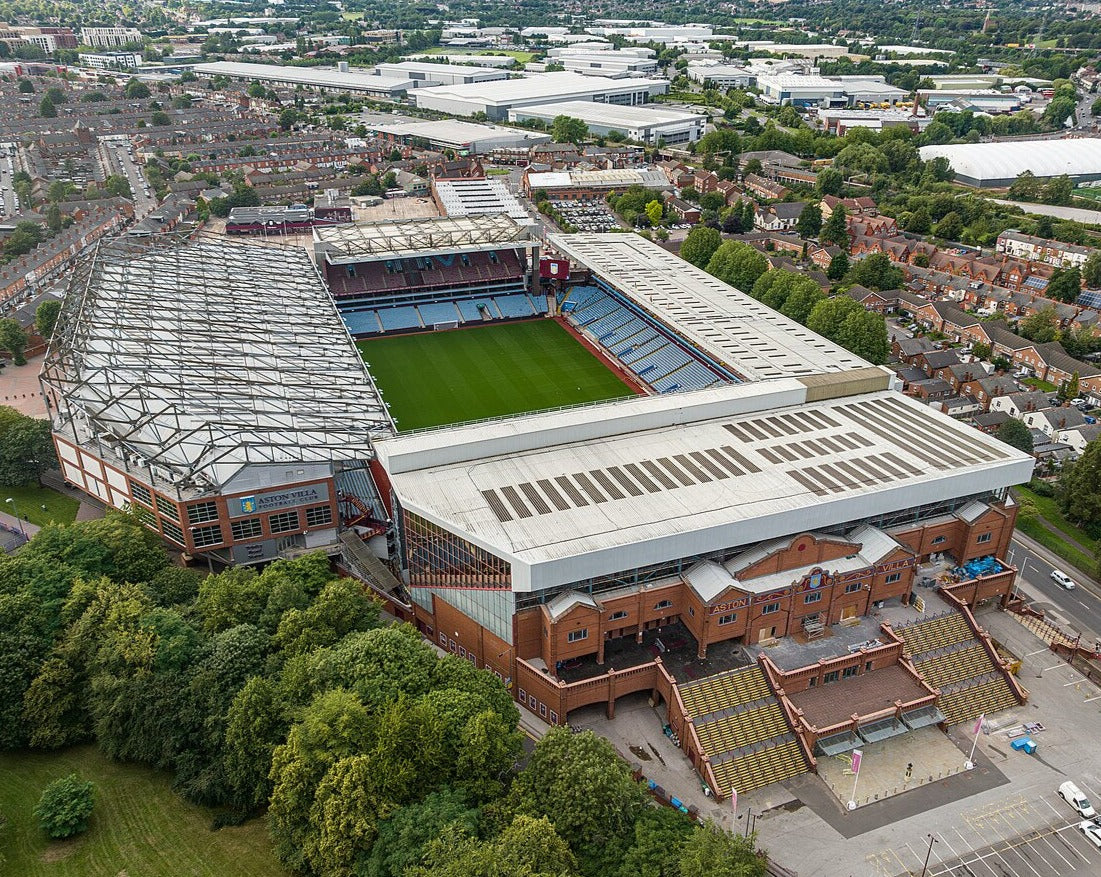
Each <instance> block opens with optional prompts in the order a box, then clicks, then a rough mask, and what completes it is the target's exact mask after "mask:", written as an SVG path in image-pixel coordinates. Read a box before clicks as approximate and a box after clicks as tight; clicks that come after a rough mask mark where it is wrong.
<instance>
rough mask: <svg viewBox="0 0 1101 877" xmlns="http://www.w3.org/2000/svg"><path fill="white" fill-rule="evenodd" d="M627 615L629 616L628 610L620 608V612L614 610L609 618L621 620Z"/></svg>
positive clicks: (610, 619)
mask: <svg viewBox="0 0 1101 877" xmlns="http://www.w3.org/2000/svg"><path fill="white" fill-rule="evenodd" d="M626 617H627V612H626V610H623V609H620V610H619V611H618V612H613V613H612V614H611V615H609V616H608V620H609V621H621V620H622V619H624V618H626Z"/></svg>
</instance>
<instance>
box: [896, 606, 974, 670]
mask: <svg viewBox="0 0 1101 877" xmlns="http://www.w3.org/2000/svg"><path fill="white" fill-rule="evenodd" d="M895 632H896V633H897V634H898V635H899V636H900V637H902V639H903V641H904V642H905V643H906V650H907V651H908V652H909V653H910V656H911V657H912V658H914V659H915V660H921V658H922V656H923V655H925V654H927V653H928V652H935V651H938V650H941V649H946V648H948V647H949V646H953V645H956V643H960V642H963V641H964V640H966V639H970V638H971V637H972V636H973V634H972V632H971V628H969V627H968V626H967V622H965V621H964V620H963V616H962V615H960V614H959V613H958V612H948V613H947V614H945V615H940V616H937V617H936V618H930V619H929V620H928V621H919V622H917V623H916V624H908V625H906V626H904V627H900V628H898V629H897V630H896V631H895Z"/></svg>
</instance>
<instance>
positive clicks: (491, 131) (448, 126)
mask: <svg viewBox="0 0 1101 877" xmlns="http://www.w3.org/2000/svg"><path fill="white" fill-rule="evenodd" d="M363 125H364V126H365V127H366V128H367V130H368V131H369V132H370V133H371V134H374V135H376V136H378V137H382V138H384V139H386V140H389V141H390V142H391V143H403V144H412V143H416V142H418V141H421V142H424V143H426V144H428V145H429V146H430V147H432V148H434V149H454V150H455V151H456V152H460V153H463V154H466V155H484V154H485V153H488V152H493V151H495V150H498V149H508V150H524V151H526V150H527V149H528V148H529V147H532V146H538V145H540V144H541V143H549V142H550V139H551V137H550V135H549V134H544V133H542V132H540V131H526V130H523V129H520V128H502V127H498V126H496V125H481V124H478V123H477V122H464V121H462V120H459V119H436V120H433V121H426V120H424V119H404V120H398V121H394V120H393V117H392V116H384V117H382V118H381V119H377V118H376V119H372V118H364V119H363Z"/></svg>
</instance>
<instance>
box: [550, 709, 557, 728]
mask: <svg viewBox="0 0 1101 877" xmlns="http://www.w3.org/2000/svg"><path fill="white" fill-rule="evenodd" d="M550 719H551V724H552V725H557V724H558V713H556V712H555V711H554V710H551V715H550Z"/></svg>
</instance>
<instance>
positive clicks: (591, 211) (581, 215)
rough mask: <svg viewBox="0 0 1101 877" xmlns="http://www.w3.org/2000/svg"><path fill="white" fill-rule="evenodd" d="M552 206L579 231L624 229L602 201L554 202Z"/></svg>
mask: <svg viewBox="0 0 1101 877" xmlns="http://www.w3.org/2000/svg"><path fill="white" fill-rule="evenodd" d="M551 204H552V205H553V207H554V209H555V210H557V211H558V213H559V214H560V215H561V216H562V218H563V219H564V220H565V221H566V222H568V223H569V224H570V225H573V226H575V227H576V228H577V230H578V231H587V232H600V231H611V230H612V229H616V228H622V226H621V225H620V222H619V220H618V219H616V217H615V214H613V213H612V211H611V210H610V209H609V207H608V205H607V204H606V203H605V202H604V201H602V200H581V201H552V202H551Z"/></svg>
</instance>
